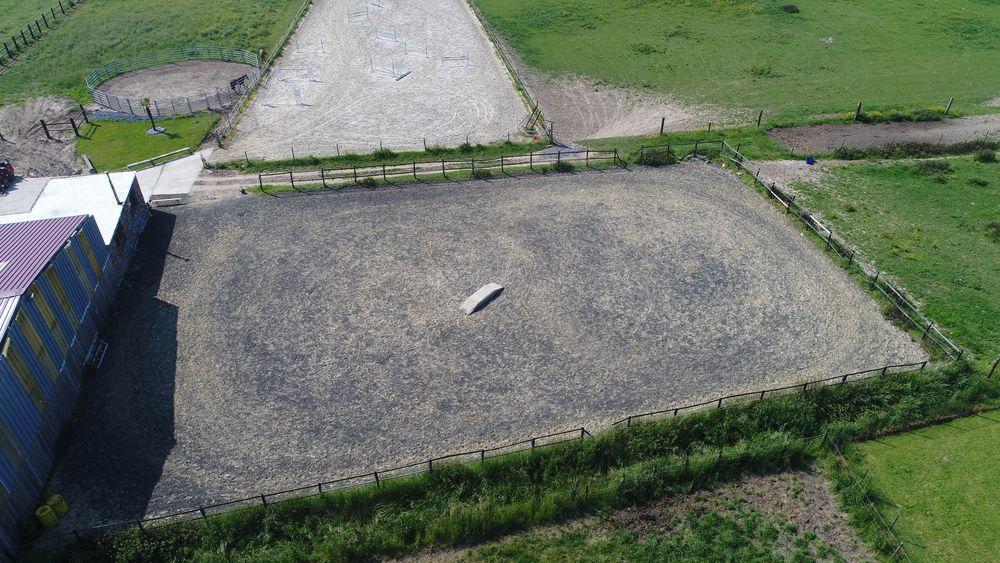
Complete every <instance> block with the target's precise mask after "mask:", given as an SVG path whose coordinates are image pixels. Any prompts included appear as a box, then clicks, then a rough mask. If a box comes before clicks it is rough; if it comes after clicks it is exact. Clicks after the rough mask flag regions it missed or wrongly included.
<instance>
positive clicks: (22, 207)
mask: <svg viewBox="0 0 1000 563" xmlns="http://www.w3.org/2000/svg"><path fill="white" fill-rule="evenodd" d="M48 182H49V179H48V178H18V179H17V181H15V182H14V183H13V184H12V185H10V186H8V187H7V193H6V194H4V196H3V197H0V215H11V214H13V213H27V212H28V211H31V208H32V207H34V205H35V202H36V201H38V196H39V195H41V194H42V190H43V189H45V184H47V183H48Z"/></svg>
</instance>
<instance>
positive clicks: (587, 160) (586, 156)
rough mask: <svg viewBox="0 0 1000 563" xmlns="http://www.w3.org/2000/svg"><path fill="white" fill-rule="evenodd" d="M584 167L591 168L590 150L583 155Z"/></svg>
mask: <svg viewBox="0 0 1000 563" xmlns="http://www.w3.org/2000/svg"><path fill="white" fill-rule="evenodd" d="M583 165H584V166H586V167H590V149H587V152H586V153H584V155H583Z"/></svg>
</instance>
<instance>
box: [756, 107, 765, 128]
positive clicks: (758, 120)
mask: <svg viewBox="0 0 1000 563" xmlns="http://www.w3.org/2000/svg"><path fill="white" fill-rule="evenodd" d="M762 119H764V110H760V113H758V114H757V128H758V129H759V128H760V121H761V120H762Z"/></svg>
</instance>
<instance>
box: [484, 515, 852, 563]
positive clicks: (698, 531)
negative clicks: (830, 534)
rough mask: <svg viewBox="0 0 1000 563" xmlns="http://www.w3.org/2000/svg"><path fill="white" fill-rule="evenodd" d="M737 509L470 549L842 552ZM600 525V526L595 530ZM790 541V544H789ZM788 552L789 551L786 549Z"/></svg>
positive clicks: (529, 554) (697, 556)
mask: <svg viewBox="0 0 1000 563" xmlns="http://www.w3.org/2000/svg"><path fill="white" fill-rule="evenodd" d="M732 512H733V513H732V514H727V515H723V514H720V513H719V512H717V511H715V510H710V511H708V512H705V513H702V514H699V513H694V512H688V513H687V514H684V515H683V516H682V517H681V519H680V522H678V523H677V524H676V525H675V526H673V527H672V528H671V529H670V530H669V531H659V530H657V531H652V532H650V533H646V534H643V535H641V536H640V535H639V534H638V533H636V532H635V531H633V530H620V529H615V528H616V527H617V526H618V523H616V522H611V523H609V526H608V527H609V528H610V529H601V527H598V526H581V527H579V528H577V529H572V530H566V531H556V532H548V533H547V532H534V533H530V534H525V535H522V536H518V537H515V538H514V539H512V540H509V541H501V542H497V543H495V544H490V545H488V546H484V547H481V548H478V549H476V550H473V551H471V552H470V553H469V554H468V556H467V558H466V559H467V560H469V561H522V562H528V561H553V562H554V561H579V560H587V561H774V562H779V561H786V560H790V561H811V560H815V559H830V560H837V558H838V556H839V554H837V553H836V551H835V550H833V549H831V548H830V547H829V546H828V545H826V544H825V543H824V542H823V541H822V540H820V539H819V538H818V537H817V536H816V534H815V533H813V532H811V531H805V532H800V531H799V530H797V529H796V528H795V526H794V525H792V524H790V523H789V522H788V521H787V520H786V521H781V520H779V519H774V518H769V517H767V516H766V515H764V514H762V513H761V512H759V511H757V510H754V509H753V508H750V507H743V506H739V507H737V508H736V509H734V510H733V511H732ZM595 528H596V529H595ZM786 545H787V546H790V547H788V548H786V547H785V546H786ZM785 552H788V553H787V554H786V553H785Z"/></svg>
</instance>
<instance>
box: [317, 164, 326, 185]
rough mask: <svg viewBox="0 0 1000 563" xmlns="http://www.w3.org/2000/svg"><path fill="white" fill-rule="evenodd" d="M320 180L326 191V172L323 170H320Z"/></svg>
mask: <svg viewBox="0 0 1000 563" xmlns="http://www.w3.org/2000/svg"><path fill="white" fill-rule="evenodd" d="M319 179H320V181H321V182H323V189H324V190H325V189H326V172H325V171H324V170H323V169H322V168H320V169H319Z"/></svg>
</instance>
